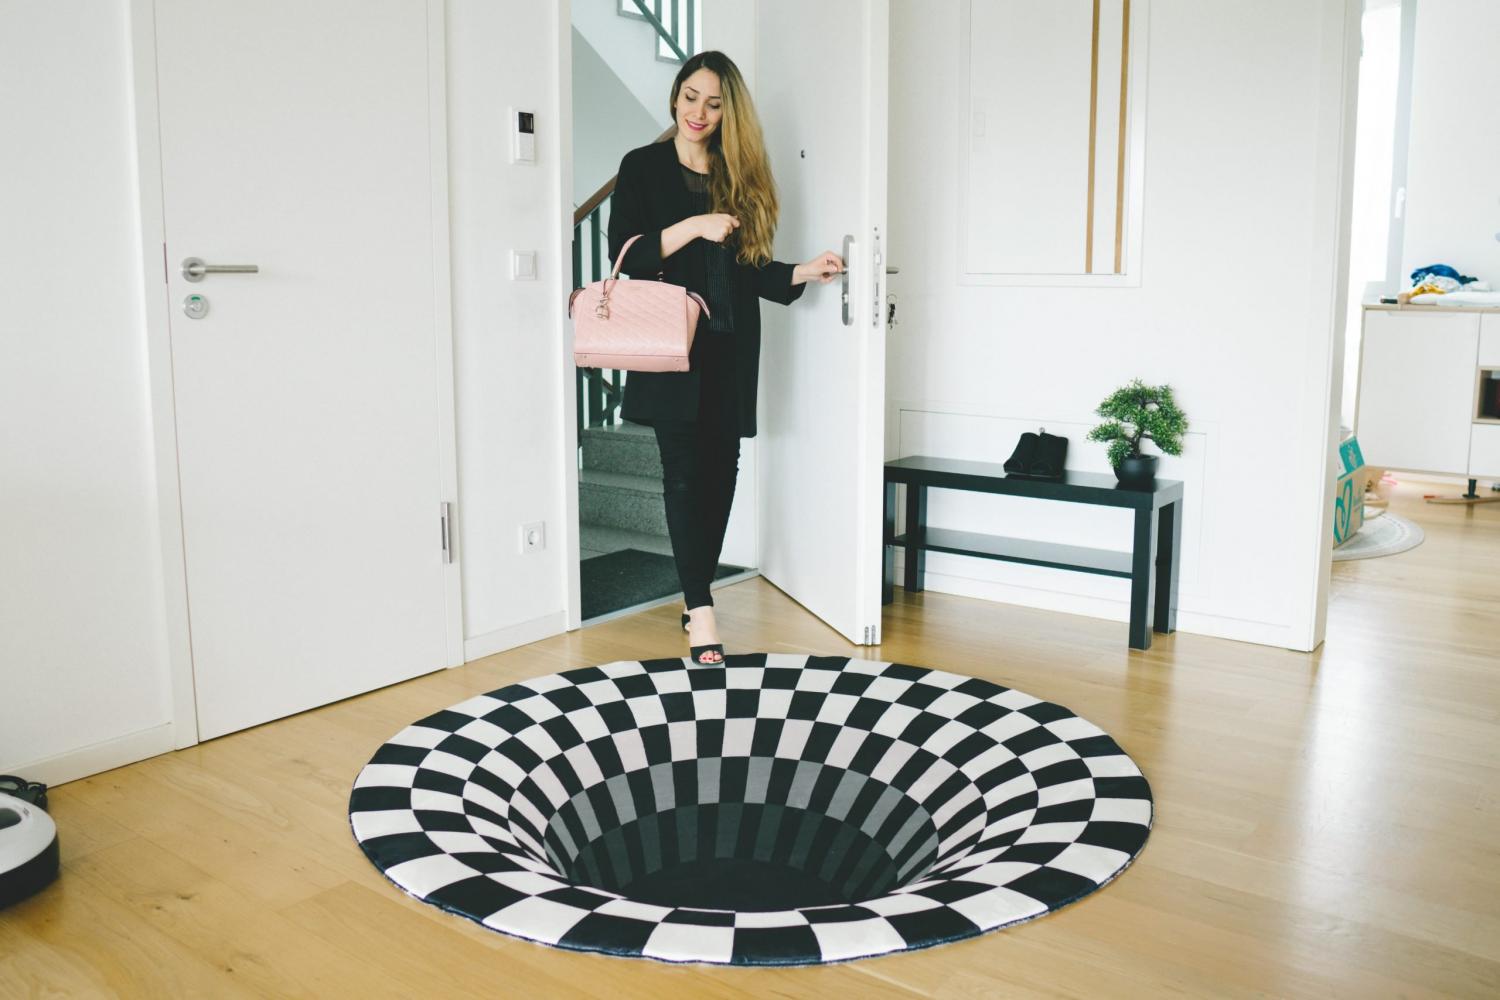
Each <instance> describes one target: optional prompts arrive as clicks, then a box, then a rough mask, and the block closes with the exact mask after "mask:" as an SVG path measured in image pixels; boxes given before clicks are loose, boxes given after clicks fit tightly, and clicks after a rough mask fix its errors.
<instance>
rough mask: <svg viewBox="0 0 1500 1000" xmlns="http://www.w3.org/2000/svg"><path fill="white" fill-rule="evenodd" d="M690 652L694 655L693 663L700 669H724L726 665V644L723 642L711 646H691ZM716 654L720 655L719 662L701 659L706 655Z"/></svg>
mask: <svg viewBox="0 0 1500 1000" xmlns="http://www.w3.org/2000/svg"><path fill="white" fill-rule="evenodd" d="M688 652H690V653H691V654H692V656H693V662H694V663H696V664H697V665H698V666H700V667H722V666H723V665H724V644H723V643H721V642H716V643H713V644H712V645H709V646H689V647H688ZM714 652H716V653H718V654H719V658H718V659H717V660H702V659H699V657H701V656H702V655H703V654H704V653H714Z"/></svg>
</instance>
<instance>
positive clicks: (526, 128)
mask: <svg viewBox="0 0 1500 1000" xmlns="http://www.w3.org/2000/svg"><path fill="white" fill-rule="evenodd" d="M510 162H512V163H535V162H536V114H535V113H533V112H531V111H517V110H516V109H515V108H511V109H510Z"/></svg>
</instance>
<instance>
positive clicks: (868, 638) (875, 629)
mask: <svg viewBox="0 0 1500 1000" xmlns="http://www.w3.org/2000/svg"><path fill="white" fill-rule="evenodd" d="M864 645H866V646H878V645H880V626H879V625H866V626H865V641H864Z"/></svg>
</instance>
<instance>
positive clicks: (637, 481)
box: [578, 468, 667, 548]
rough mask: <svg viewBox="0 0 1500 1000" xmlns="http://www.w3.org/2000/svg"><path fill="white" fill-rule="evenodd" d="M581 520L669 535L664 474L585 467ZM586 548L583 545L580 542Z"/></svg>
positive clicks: (581, 478) (580, 486) (580, 481)
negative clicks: (664, 502) (635, 473)
mask: <svg viewBox="0 0 1500 1000" xmlns="http://www.w3.org/2000/svg"><path fill="white" fill-rule="evenodd" d="M578 521H579V524H580V525H584V524H590V525H598V526H601V527H606V528H623V529H624V530H626V531H633V532H639V533H641V534H649V535H660V536H661V537H663V538H665V537H666V536H667V512H666V508H665V507H664V506H663V504H662V496H661V477H660V475H656V476H637V475H631V474H630V473H625V472H608V471H604V470H601V469H589V468H585V469H582V470H580V471H579V473H578ZM580 548H582V546H580Z"/></svg>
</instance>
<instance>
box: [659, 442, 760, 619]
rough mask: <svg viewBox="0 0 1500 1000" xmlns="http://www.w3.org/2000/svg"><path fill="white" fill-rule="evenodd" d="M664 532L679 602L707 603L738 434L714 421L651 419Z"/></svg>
mask: <svg viewBox="0 0 1500 1000" xmlns="http://www.w3.org/2000/svg"><path fill="white" fill-rule="evenodd" d="M654 426H655V430H656V446H657V448H658V449H659V450H660V451H661V470H662V476H661V481H662V499H663V500H664V501H665V503H666V508H667V533H668V534H669V535H670V536H671V538H672V557H673V558H674V559H675V560H676V561H677V578H678V579H679V580H680V581H681V582H682V596H683V603H684V605H685V606H686V607H687V608H688V609H689V610H691V609H692V608H697V607H701V606H703V605H705V604H706V605H708V606H709V607H712V606H713V603H714V599H713V597H712V596H711V595H710V593H709V589H708V585H709V583H710V582H712V581H713V578H714V571H715V570H717V569H718V567H719V552H720V551H721V550H722V549H723V548H724V530H725V529H726V528H727V527H728V526H729V508H730V505H731V504H732V503H733V502H734V485H735V480H736V479H738V478H739V471H740V438H739V435H738V433H732V432H727V431H726V430H725V429H724V427H723V426H722V425H721V424H719V423H718V422H717V421H698V422H696V423H689V422H667V421H657V422H656V424H655V425H654Z"/></svg>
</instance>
